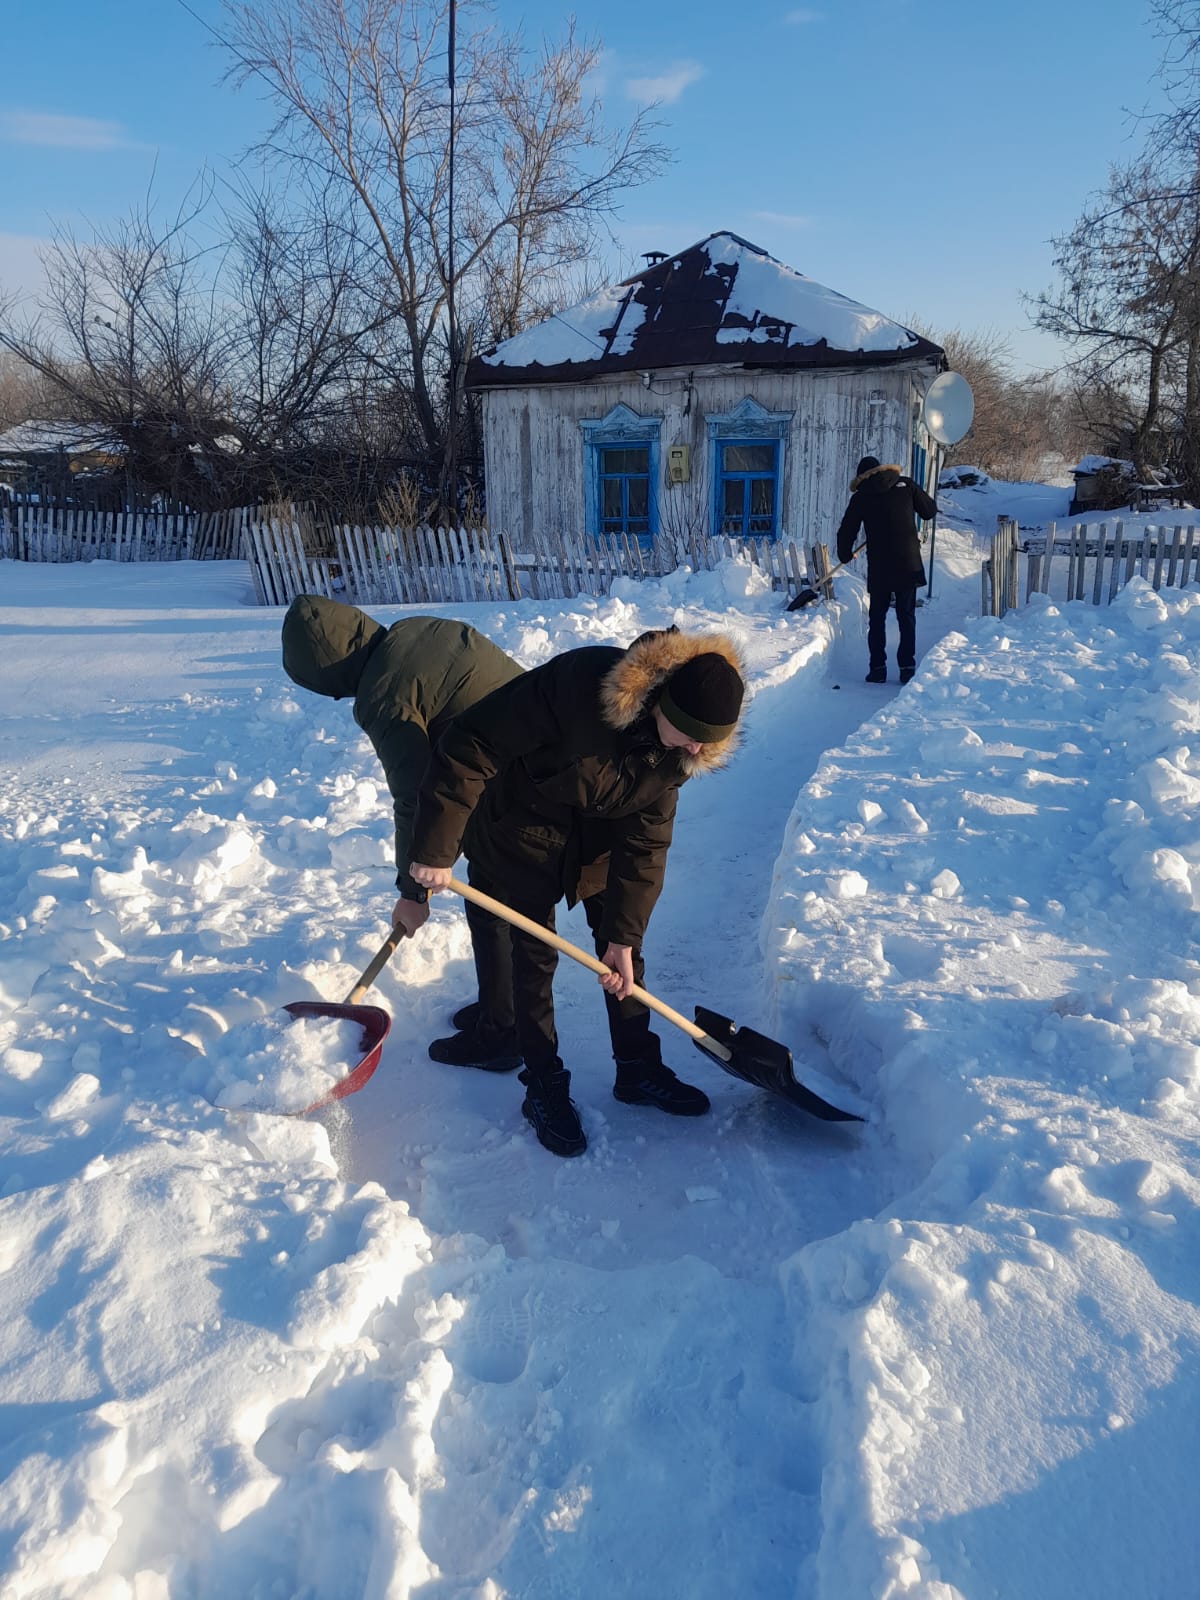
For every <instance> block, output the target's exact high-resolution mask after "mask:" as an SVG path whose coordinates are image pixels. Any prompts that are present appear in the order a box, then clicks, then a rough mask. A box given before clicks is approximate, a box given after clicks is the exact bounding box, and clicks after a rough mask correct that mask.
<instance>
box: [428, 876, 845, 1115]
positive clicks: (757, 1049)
mask: <svg viewBox="0 0 1200 1600" xmlns="http://www.w3.org/2000/svg"><path fill="white" fill-rule="evenodd" d="M448 887H449V888H451V889H453V890H454V892H455V894H460V895H462V897H463V899H464V900H470V901H472V902H473V903H474V904H475V905H477V906H481V907H482V908H483V910H484V911H490V912H491V913H492V915H493V916H495V917H499V918H500V920H501V921H502V922H510V923H511V924H512V925H513V927H514V928H521V929H523V930H524V931H525V932H526V933H528V934H532V936H533V937H534V938H535V939H540V940H541V941H542V943H543V944H548V945H550V946H551V947H552V948H553V949H555V950H561V951H562V953H563V955H565V956H570V957H571V960H572V961H578V963H579V965H580V966H581V967H587V969H588V970H589V972H595V973H597V974H598V975H600V976H603V975H604V974H605V973H607V972H609V971H610V970H611V969H610V968H608V967H606V966H605V965H604V963H603V961H600V960H599V959H598V958H597V957H596V956H590V955H588V954H587V953H586V952H585V951H583V950H580V949H578V948H577V947H576V946H575V945H573V944H569V943H568V942H567V940H566V939H563V938H561V937H560V936H559V935H558V934H557V933H552V932H551V931H550V929H549V928H543V926H542V925H541V923H540V922H534V921H532V920H531V919H530V918H529V917H526V916H522V914H521V913H520V912H519V911H513V910H512V909H511V908H510V907H509V906H506V905H504V904H503V903H502V902H501V901H499V900H493V899H492V897H491V895H490V894H483V893H482V892H481V891H480V890H478V889H473V888H472V887H471V885H470V884H469V883H460V882H459V880H458V879H457V878H451V879H450V882H449V885H448ZM632 993H633V998H634V999H635V1000H640V1001H641V1002H642V1004H643V1005H644V1006H649V1008H650V1010H651V1011H656V1012H657V1013H658V1015H659V1016H660V1017H664V1018H665V1019H666V1020H667V1021H668V1022H671V1023H674V1025H675V1027H677V1028H678V1029H679V1030H680V1031H681V1032H682V1033H686V1034H687V1036H688V1038H689V1039H690V1040H691V1041H692V1043H693V1044H694V1045H695V1046H696V1048H697V1049H698V1050H702V1051H703V1052H704V1054H705V1055H706V1056H708V1057H709V1058H710V1059H711V1060H713V1061H715V1062H716V1063H717V1065H718V1066H719V1067H724V1069H725V1071H726V1072H728V1073H731V1074H732V1075H733V1076H734V1077H735V1078H740V1079H741V1080H742V1082H743V1083H751V1084H753V1085H754V1086H755V1088H757V1089H770V1090H771V1092H772V1093H773V1094H778V1095H782V1096H783V1098H784V1099H785V1100H790V1101H791V1102H792V1104H793V1105H796V1106H799V1107H800V1108H801V1109H802V1110H804V1111H807V1112H808V1113H809V1115H810V1116H814V1117H820V1118H821V1119H822V1120H823V1121H825V1122H861V1121H862V1120H863V1119H862V1118H861V1117H860V1116H858V1115H857V1114H856V1113H855V1112H853V1111H842V1110H841V1109H840V1108H839V1107H838V1106H835V1105H830V1103H829V1101H828V1100H823V1099H822V1098H821V1096H820V1095H819V1094H817V1093H816V1092H815V1091H814V1090H812V1089H806V1088H805V1087H804V1085H803V1084H802V1083H797V1082H796V1076H795V1073H794V1072H793V1071H792V1053H791V1051H790V1050H788V1049H787V1048H786V1046H784V1045H782V1044H780V1043H779V1042H778V1041H777V1040H775V1039H768V1038H767V1036H766V1034H764V1033H757V1032H756V1031H755V1030H754V1029H753V1028H736V1027H735V1026H734V1025H733V1023H732V1022H731V1021H730V1020H729V1018H728V1017H723V1016H721V1014H720V1012H718V1011H709V1010H708V1009H707V1007H705V1006H697V1007H696V1021H695V1022H689V1021H688V1019H687V1018H686V1017H684V1016H680V1014H679V1012H678V1011H673V1010H672V1009H671V1007H670V1006H668V1005H665V1004H664V1003H663V1001H661V1000H658V999H656V998H655V996H654V995H652V994H650V993H649V991H648V990H646V989H639V988H638V987H637V985H636V984H635V985H634V988H633V991H632Z"/></svg>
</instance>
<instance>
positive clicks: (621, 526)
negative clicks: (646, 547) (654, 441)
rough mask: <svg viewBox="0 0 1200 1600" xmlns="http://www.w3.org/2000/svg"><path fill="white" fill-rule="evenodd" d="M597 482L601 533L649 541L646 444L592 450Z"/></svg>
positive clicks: (605, 445)
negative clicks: (593, 451) (594, 455)
mask: <svg viewBox="0 0 1200 1600" xmlns="http://www.w3.org/2000/svg"><path fill="white" fill-rule="evenodd" d="M596 449H597V452H598V455H599V460H598V461H597V463H596V466H597V472H598V476H599V480H600V507H599V512H600V515H599V521H598V522H597V524H596V526H597V528H598V529H599V531H600V532H601V533H627V534H628V535H629V537H630V538H631V539H639V540H645V539H649V538H650V536H651V534H650V446H649V444H626V445H612V444H603V445H597V446H596Z"/></svg>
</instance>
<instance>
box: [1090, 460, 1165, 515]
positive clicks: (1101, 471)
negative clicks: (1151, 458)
mask: <svg viewBox="0 0 1200 1600" xmlns="http://www.w3.org/2000/svg"><path fill="white" fill-rule="evenodd" d="M1071 475H1072V477H1073V478H1074V480H1075V489H1074V492H1073V493H1072V495H1071V503H1070V505H1069V507H1068V508H1067V515H1068V516H1072V517H1073V516H1075V515H1076V513H1077V512H1082V511H1115V510H1116V509H1117V508H1118V507H1120V506H1129V507H1130V508H1131V509H1132V510H1135V511H1137V510H1140V509H1141V508H1142V507H1143V506H1144V505H1155V504H1158V503H1159V502H1160V501H1163V500H1166V501H1169V502H1171V503H1172V504H1179V505H1182V504H1183V499H1182V496H1183V492H1184V486H1183V484H1181V483H1178V482H1176V481H1175V479H1174V476H1173V475H1172V474H1171V473H1169V472H1167V471H1165V470H1164V469H1162V468H1159V467H1150V468H1148V469H1147V475H1146V482H1144V483H1142V482H1139V480H1138V475H1137V472H1136V470H1135V469H1134V465H1133V462H1132V461H1123V460H1121V459H1120V458H1119V457H1117V456H1084V457H1083V458H1082V459H1081V460H1079V461H1078V462H1076V464H1075V465H1074V466H1073V467H1072V468H1071Z"/></svg>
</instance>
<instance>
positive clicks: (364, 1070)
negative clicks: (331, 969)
mask: <svg viewBox="0 0 1200 1600" xmlns="http://www.w3.org/2000/svg"><path fill="white" fill-rule="evenodd" d="M404 937H405V932H404V929H403V928H402V927H401V926H400V925H399V923H397V924H396V926H395V927H394V928H393V929H392V931H391V933H389V934H388V936H387V938H386V939H385V940H384V941H383V943H382V944H381V945H380V946H379V949H378V950H377V951H376V952H375V954H374V955H373V956H372V957H371V960H370V962H369V964H368V965H367V967H366V968H365V969H364V970H363V972H362V973H360V974H359V978H358V981H357V982H356V983H355V985H354V987H353V989H351V991H350V993H349V994H348V995H347V996H346V998H345V1000H343V1001H342V1002H341V1004H340V1005H339V1004H337V1003H335V1002H334V1001H332V1000H293V1001H292V1003H291V1004H290V1005H286V1006H284V1008H283V1009H284V1010H285V1011H286V1012H288V1013H289V1015H291V1016H293V1017H335V1018H339V1019H341V1020H342V1021H343V1022H357V1023H360V1024H361V1026H362V1037H361V1039H360V1040H359V1043H358V1048H359V1051H360V1052H361V1055H360V1058H359V1062H358V1065H357V1066H356V1067H355V1068H354V1070H353V1071H352V1072H349V1073H347V1075H346V1076H345V1077H344V1078H340V1079H339V1080H338V1082H337V1083H335V1084H334V1086H333V1088H332V1089H330V1091H329V1093H328V1094H323V1095H322V1096H321V1098H320V1099H319V1100H314V1101H313V1103H312V1105H310V1106H305V1108H304V1110H303V1111H293V1112H291V1113H290V1115H292V1116H296V1117H307V1116H308V1115H309V1113H310V1112H312V1111H320V1110H321V1108H322V1107H323V1106H328V1105H332V1103H333V1102H334V1101H335V1100H344V1099H345V1098H346V1096H347V1095H348V1094H356V1093H357V1092H358V1090H359V1089H361V1088H362V1086H363V1084H365V1083H366V1081H367V1080H368V1078H370V1076H371V1074H372V1073H373V1072H374V1071H375V1068H376V1067H377V1066H378V1065H379V1058H380V1056H381V1055H382V1054H383V1041H384V1040H385V1039H386V1038H387V1036H388V1029H389V1028H390V1027H391V1025H392V1019H391V1017H390V1016H389V1015H388V1014H387V1012H386V1011H385V1010H384V1009H383V1007H382V1006H363V1005H359V1003H358V1002H359V1001H360V1000H361V999H362V997H363V995H365V994H366V992H367V990H368V989H369V988H370V987H371V985H372V984H373V983H374V982H375V979H376V978H377V977H378V976H379V974H380V973H381V972H382V971H383V969H384V967H386V966H387V964H388V962H389V961H390V960H391V959H392V956H393V955H394V954H395V952H396V947H397V946H398V945H399V943H400V941H401V939H403V938H404Z"/></svg>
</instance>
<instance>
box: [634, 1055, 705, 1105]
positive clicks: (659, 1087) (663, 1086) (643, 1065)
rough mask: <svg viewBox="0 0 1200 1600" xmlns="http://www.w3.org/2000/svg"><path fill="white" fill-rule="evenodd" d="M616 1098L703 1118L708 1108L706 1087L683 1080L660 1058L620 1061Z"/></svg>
mask: <svg viewBox="0 0 1200 1600" xmlns="http://www.w3.org/2000/svg"><path fill="white" fill-rule="evenodd" d="M613 1098H614V1099H615V1100H621V1101H623V1102H624V1103H625V1105H627V1106H657V1107H658V1109H659V1110H660V1111H669V1112H670V1113H671V1115H672V1116H673V1117H702V1116H703V1115H704V1113H705V1112H706V1111H707V1110H708V1096H707V1095H706V1094H705V1093H704V1091H703V1089H696V1088H694V1087H693V1086H692V1085H691V1084H690V1083H683V1082H681V1081H680V1079H678V1078H677V1077H676V1076H675V1074H674V1073H673V1072H672V1071H671V1069H670V1067H664V1066H663V1064H662V1062H661V1061H618V1062H617V1081H616V1083H615V1084H614V1085H613Z"/></svg>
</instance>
